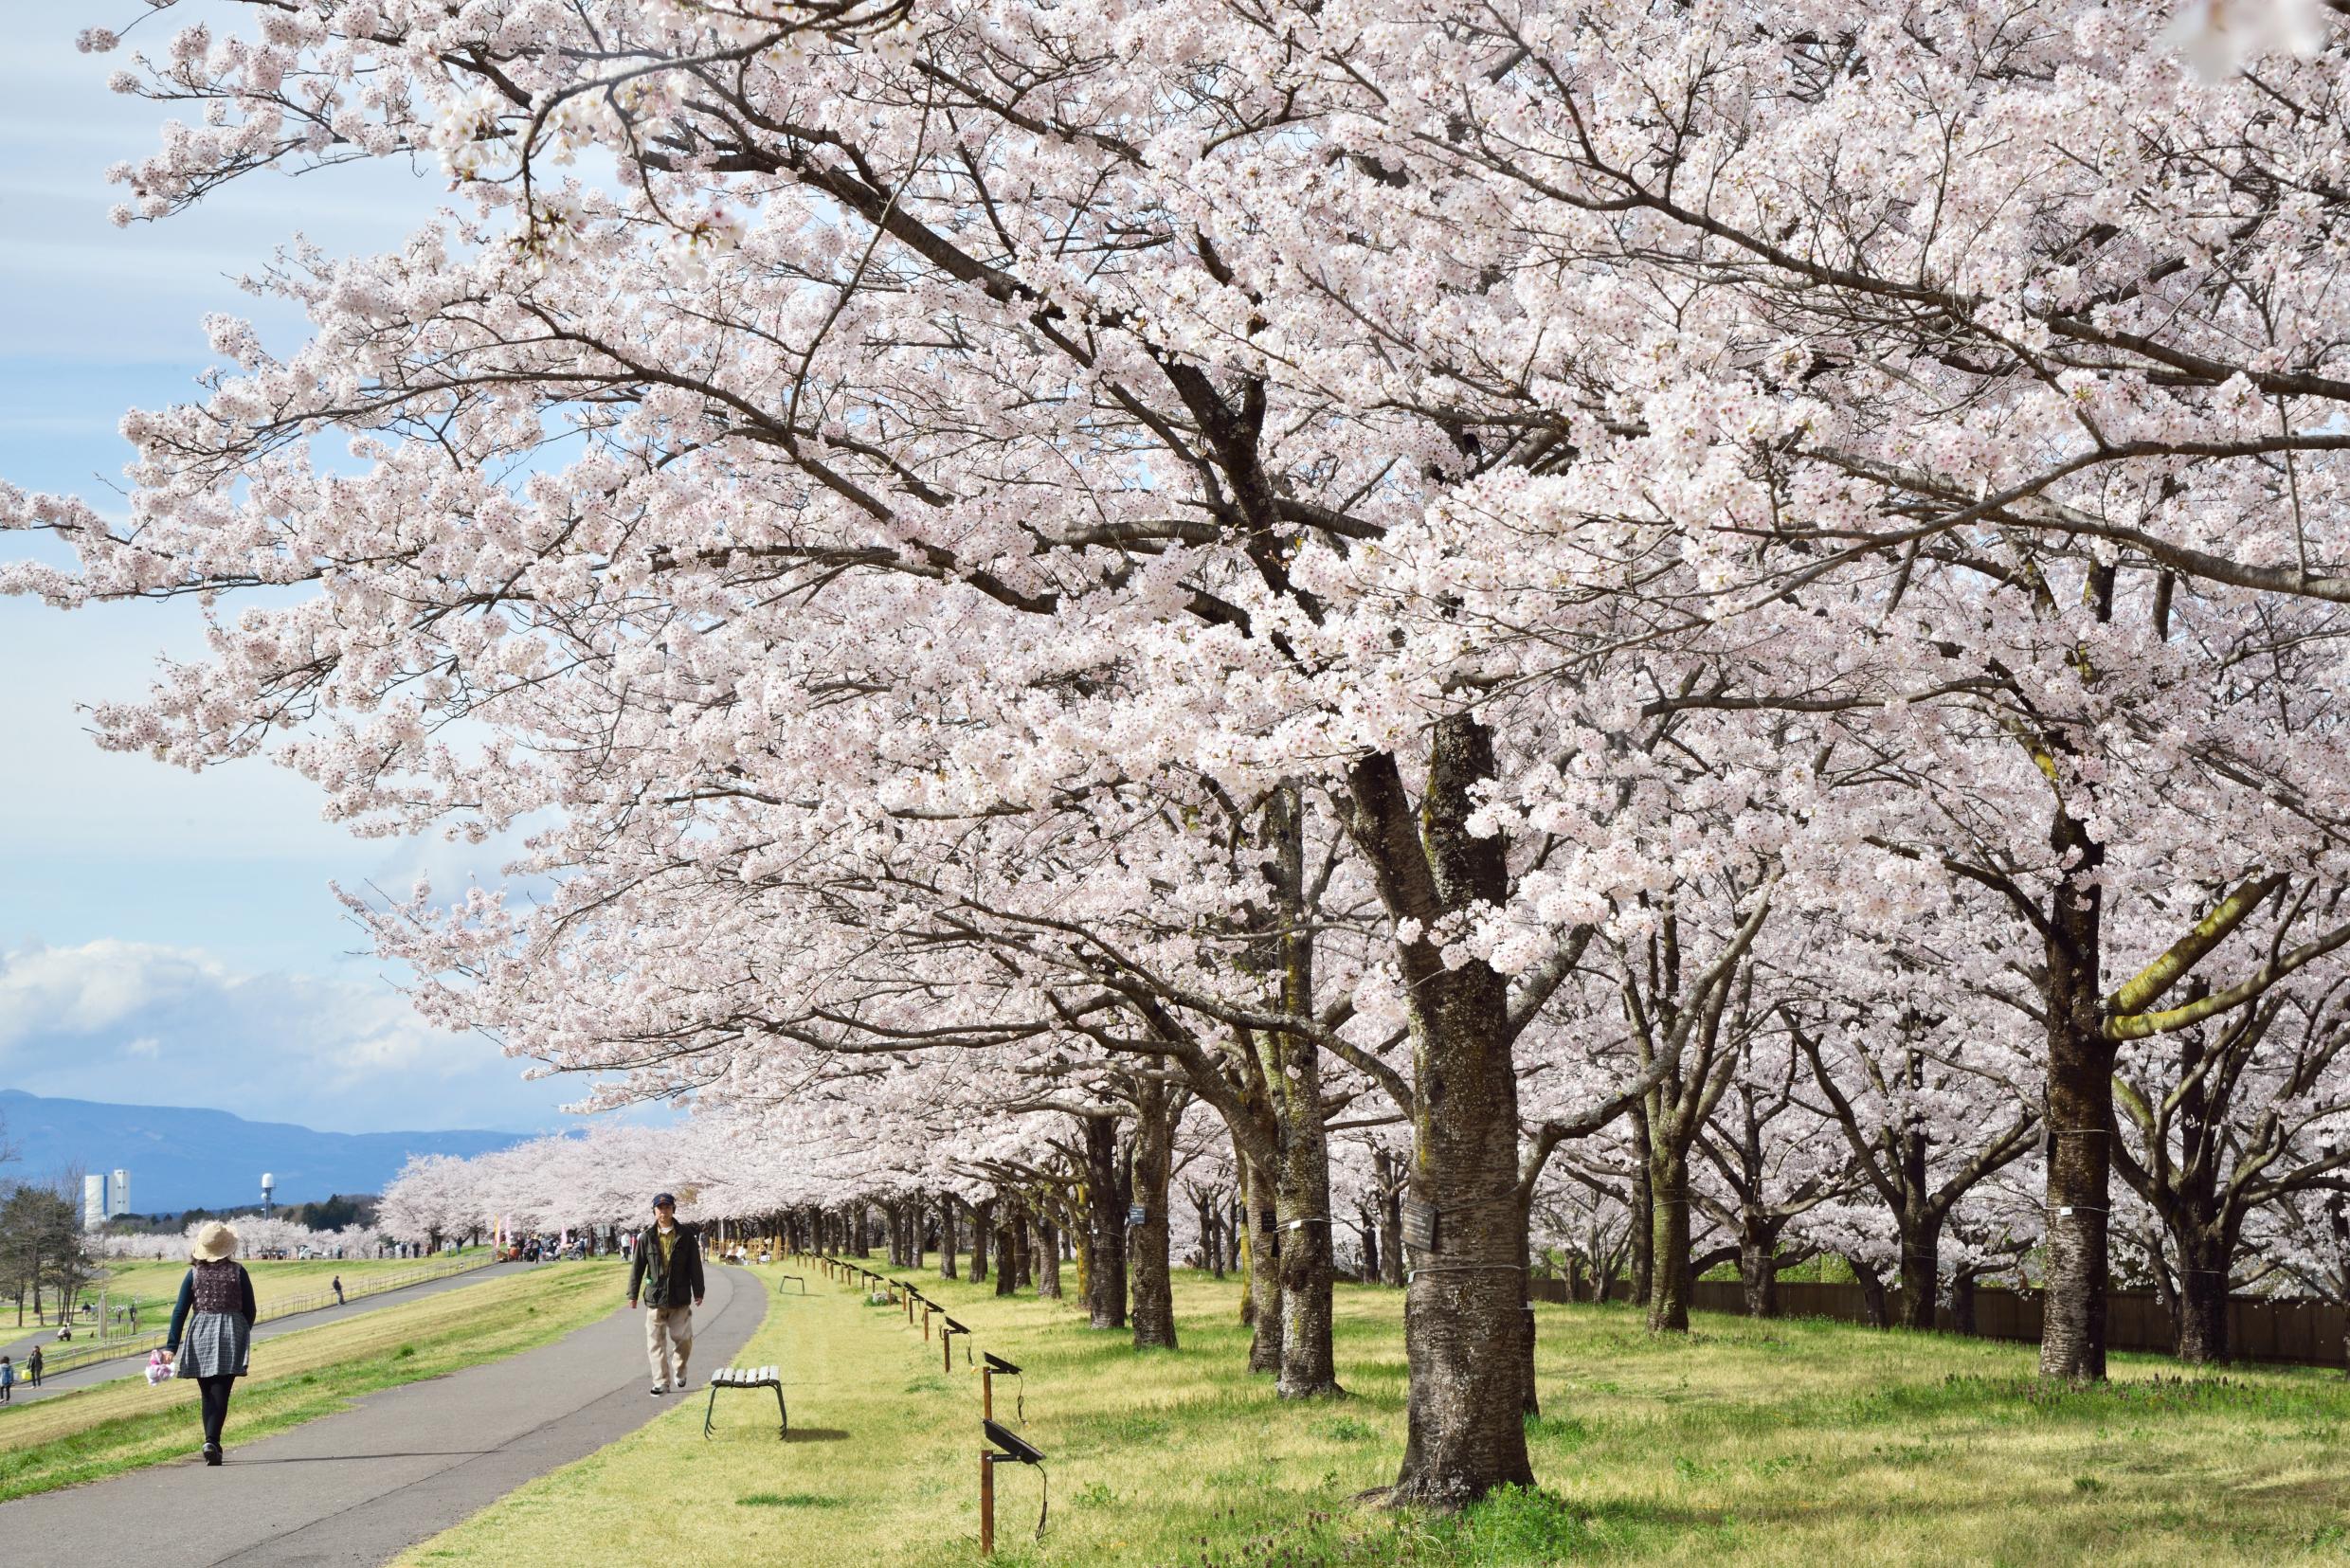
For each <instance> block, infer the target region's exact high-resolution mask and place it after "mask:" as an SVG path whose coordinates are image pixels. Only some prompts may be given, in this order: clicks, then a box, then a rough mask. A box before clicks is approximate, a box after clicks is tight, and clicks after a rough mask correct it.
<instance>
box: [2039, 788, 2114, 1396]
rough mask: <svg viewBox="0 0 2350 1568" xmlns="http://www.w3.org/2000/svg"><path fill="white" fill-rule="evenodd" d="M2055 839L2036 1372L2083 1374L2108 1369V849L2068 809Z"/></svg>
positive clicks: (2046, 986)
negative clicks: (2063, 870) (2103, 1027)
mask: <svg viewBox="0 0 2350 1568" xmlns="http://www.w3.org/2000/svg"><path fill="white" fill-rule="evenodd" d="M2051 842H2052V847H2053V848H2054V850H2055V851H2056V853H2057V855H2058V856H2061V857H2063V858H2064V859H2065V860H2068V861H2070V870H2069V871H2068V873H2067V874H2066V876H2065V877H2064V878H2063V880H2061V881H2060V882H2058V883H2057V885H2056V892H2055V895H2054V897H2053V898H2052V900H2051V901H2050V902H2051V909H2050V911H2049V912H2050V919H2051V923H2052V924H2051V934H2050V935H2049V938H2048V940H2047V942H2046V944H2045V947H2044V950H2045V952H2046V955H2047V957H2046V961H2045V962H2046V978H2045V979H2044V980H2043V982H2042V991H2043V995H2044V997H2045V999H2046V1001H2047V1013H2048V1052H2049V1062H2048V1118H2047V1121H2046V1122H2045V1123H2044V1124H2043V1125H2044V1126H2046V1127H2047V1129H2048V1139H2049V1156H2048V1217H2047V1233H2046V1243H2045V1252H2046V1257H2047V1262H2046V1271H2047V1282H2046V1289H2045V1291H2044V1293H2043V1295H2042V1298H2041V1320H2040V1375H2041V1376H2042V1377H2044V1378H2064V1379H2071V1380H2076V1381H2077V1380H2082V1379H2100V1378H2103V1377H2104V1376H2105V1375H2106V1276H2107V1272H2108V1268H2109V1263H2108V1256H2107V1245H2108V1244H2107V1238H2106V1219H2107V1215H2106V1194H2107V1192H2108V1190H2109V1188H2110V1182H2111V1167H2112V1163H2113V1147H2112V1144H2113V1048H2112V1046H2110V1045H2109V1044H2107V1043H2106V1040H2105V1038H2104V1037H2103V1035H2102V1033H2101V1031H2100V1021H2101V1020H2100V1017H2099V1011H2100V1009H2099V1003H2100V1001H2101V1000H2102V999H2101V996H2100V984H2099V975H2098V967H2099V946H2098V942H2099V915H2100V910H2101V903H2100V901H2101V897H2102V893H2101V890H2100V889H2099V888H2098V887H2097V885H2096V884H2095V882H2094V880H2093V877H2094V874H2095V871H2096V868H2097V866H2098V865H2099V864H2100V863H2101V862H2102V861H2103V860H2104V858H2105V856H2104V855H2103V853H2102V852H2101V850H2100V848H2099V846H2098V845H2097V843H2096V842H2095V840H2093V839H2092V838H2089V836H2088V831H2087V829H2086V828H2085V827H2084V826H2083V825H2082V824H2081V823H2080V822H2078V821H2077V820H2074V819H2073V818H2072V817H2071V816H2070V814H2069V813H2066V812H2063V811H2059V812H2058V814H2057V818H2056V824H2055V830H2054V832H2053V833H2052V837H2051Z"/></svg>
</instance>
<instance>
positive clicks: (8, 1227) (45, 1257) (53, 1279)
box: [0, 1182, 91, 1327]
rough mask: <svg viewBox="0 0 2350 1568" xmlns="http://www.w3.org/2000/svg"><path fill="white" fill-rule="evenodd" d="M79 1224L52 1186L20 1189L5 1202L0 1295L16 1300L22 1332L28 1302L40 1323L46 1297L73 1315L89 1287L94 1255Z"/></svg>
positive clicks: (1, 1201) (1, 1205)
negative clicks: (76, 1300)
mask: <svg viewBox="0 0 2350 1568" xmlns="http://www.w3.org/2000/svg"><path fill="white" fill-rule="evenodd" d="M77 1218H78V1217H77V1216H76V1215H75V1213H74V1205H73V1203H72V1202H71V1201H70V1200H69V1199H67V1198H66V1197H65V1195H64V1194H63V1192H62V1191H60V1190H59V1189H58V1187H56V1186H53V1185H36V1184H33V1183H29V1182H26V1183H19V1184H18V1185H16V1186H14V1187H12V1188H10V1189H9V1191H8V1193H7V1195H6V1197H5V1198H0V1291H5V1292H6V1293H7V1294H9V1295H10V1296H13V1297H14V1298H15V1300H16V1321H17V1324H18V1325H19V1326H20V1327H21V1326H22V1325H23V1324H24V1322H25V1306H26V1303H27V1299H29V1300H30V1302H31V1305H32V1312H33V1317H34V1319H35V1320H36V1321H38V1319H39V1318H40V1316H41V1309H42V1303H43V1300H44V1298H45V1296H47V1297H49V1298H53V1299H54V1300H55V1301H56V1302H57V1304H58V1306H59V1307H60V1308H61V1309H62V1310H64V1311H71V1310H72V1308H73V1304H74V1298H75V1297H77V1296H78V1295H80V1294H81V1288H82V1287H83V1286H84V1285H86V1284H88V1283H89V1279H90V1273H91V1266H90V1260H89V1254H88V1253H87V1252H86V1251H85V1250H84V1249H83V1247H82V1241H81V1226H80V1225H79V1224H78V1223H77Z"/></svg>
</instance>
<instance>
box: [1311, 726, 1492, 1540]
mask: <svg viewBox="0 0 2350 1568" xmlns="http://www.w3.org/2000/svg"><path fill="white" fill-rule="evenodd" d="M1493 773H1494V763H1493V743H1492V736H1491V733H1490V732H1489V731H1488V730H1486V728H1485V727H1484V726H1483V725H1481V724H1479V723H1478V722H1477V721H1476V720H1475V719H1473V718H1472V717H1470V716H1469V715H1467V714H1454V715H1450V716H1448V717H1445V718H1443V719H1440V720H1438V721H1437V724H1436V726H1435V727H1434V730H1433V732H1432V734H1431V736H1430V751H1429V762H1428V780H1427V786H1426V788H1425V789H1424V791H1423V792H1422V795H1421V799H1420V802H1419V811H1418V812H1417V813H1415V812H1414V810H1413V808H1412V802H1411V801H1410V799H1409V797H1408V794H1407V792H1406V791H1405V789H1404V787H1403V780H1402V775H1401V772H1400V771H1399V769H1398V768H1397V766H1396V762H1395V759H1394V757H1393V756H1391V755H1389V754H1386V753H1379V754H1375V755H1372V756H1369V757H1365V758H1364V759H1362V760H1360V761H1358V762H1357V763H1356V764H1355V765H1354V766H1352V768H1350V769H1349V775H1348V780H1347V783H1348V788H1349V793H1350V796H1351V798H1352V801H1353V803H1354V820H1353V822H1352V823H1351V824H1350V826H1351V830H1352V832H1353V834H1354V836H1355V838H1356V841H1357V842H1358V843H1359V844H1360V845H1361V846H1362V848H1363V851H1364V854H1365V859H1366V860H1368V862H1369V863H1370V866H1371V869H1372V872H1373V874H1374V875H1375V877H1376V878H1377V880H1378V883H1379V889H1380V893H1381V898H1382V901H1383V903H1384V904H1385V906H1386V908H1387V910H1388V911H1389V913H1390V914H1391V915H1392V916H1393V917H1394V918H1395V919H1396V920H1398V921H1399V922H1401V921H1406V920H1409V921H1412V922H1416V923H1417V934H1416V936H1415V939H1414V940H1412V941H1410V942H1404V941H1401V940H1400V939H1399V941H1398V943H1397V949H1398V956H1399V959H1400V961H1401V968H1402V972H1403V981H1404V989H1405V992H1406V994H1407V995H1408V996H1409V997H1410V998H1411V1014H1410V1021H1411V1034H1412V1068H1413V1085H1414V1090H1415V1091H1414V1093H1413V1095H1412V1104H1411V1108H1410V1109H1411V1116H1412V1131H1413V1169H1412V1174H1411V1196H1412V1199H1413V1200H1414V1201H1416V1202H1420V1203H1425V1204H1429V1205H1431V1206H1433V1207H1434V1208H1435V1209H1436V1211H1437V1237H1436V1240H1437V1247H1436V1251H1435V1253H1434V1254H1433V1255H1432V1256H1430V1257H1429V1258H1427V1259H1425V1260H1422V1259H1419V1258H1418V1257H1415V1258H1414V1259H1413V1271H1412V1279H1411V1283H1410V1285H1408V1286H1407V1287H1406V1288H1405V1296H1404V1319H1403V1339H1404V1354H1405V1357H1406V1359H1407V1361H1409V1363H1410V1366H1411V1383H1410V1389H1409V1393H1408V1396H1407V1401H1406V1403H1407V1431H1406V1437H1405V1442H1404V1452H1403V1463H1402V1466H1401V1469H1400V1471H1399V1472H1398V1475H1397V1478H1396V1485H1395V1487H1394V1490H1393V1493H1392V1495H1393V1497H1394V1498H1395V1500H1396V1501H1398V1502H1400V1503H1410V1504H1426V1505H1436V1506H1439V1507H1454V1506H1458V1505H1463V1504H1466V1503H1470V1502H1473V1501H1474V1500H1475V1499H1477V1498H1479V1497H1482V1496H1484V1495H1485V1494H1486V1493H1487V1492H1489V1491H1491V1490H1492V1489H1493V1488H1494V1487H1501V1486H1523V1487H1530V1486H1532V1485H1533V1483H1534V1471H1533V1466H1532V1464H1531V1463H1530V1462H1529V1461H1528V1459H1527V1451H1526V1425H1525V1421H1524V1418H1523V1408H1524V1388H1523V1381H1524V1365H1525V1359H1526V1348H1525V1344H1524V1339H1525V1334H1526V1317H1525V1311H1524V1307H1525V1300H1526V1280H1525V1277H1524V1272H1523V1260H1522V1256H1521V1237H1522V1225H1521V1222H1520V1221H1521V1214H1520V1210H1519V1204H1518V1081H1517V1071H1516V1063H1515V1061H1514V1059H1513V1053H1512V1050H1511V1037H1510V1034H1509V985H1508V982H1506V981H1505V980H1504V979H1503V977H1502V976H1500V975H1499V974H1497V973H1495V972H1494V971H1493V970H1492V969H1491V967H1490V966H1489V965H1487V964H1485V963H1484V962H1482V961H1481V960H1477V959H1472V960H1470V961H1469V962H1467V963H1465V964H1460V965H1459V966H1458V967H1456V968H1453V967H1447V966H1446V964H1445V962H1444V959H1443V956H1442V955H1441V953H1440V952H1439V951H1438V948H1437V945H1436V943H1435V942H1433V941H1432V940H1431V939H1430V935H1429V932H1430V931H1431V929H1432V928H1436V927H1437V926H1438V925H1439V924H1440V923H1441V922H1443V920H1444V919H1445V917H1446V916H1448V915H1450V914H1454V913H1455V912H1459V911H1465V910H1469V909H1470V908H1472V907H1474V906H1480V905H1486V906H1491V907H1493V908H1500V907H1501V906H1502V905H1503V904H1504V903H1505V902H1506V901H1507V896H1508V892H1509V888H1508V871H1507V864H1506V860H1505V845H1504V843H1503V841H1502V838H1500V836H1498V835H1491V836H1487V837H1482V838H1480V837H1478V836H1477V835H1475V834H1473V833H1472V832H1470V831H1469V819H1470V816H1471V814H1472V813H1473V811H1474V809H1475V804H1476V802H1475V799H1474V797H1475V791H1476V789H1477V786H1478V785H1479V784H1482V783H1483V782H1484V781H1486V780H1489V779H1491V778H1492V777H1493Z"/></svg>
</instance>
